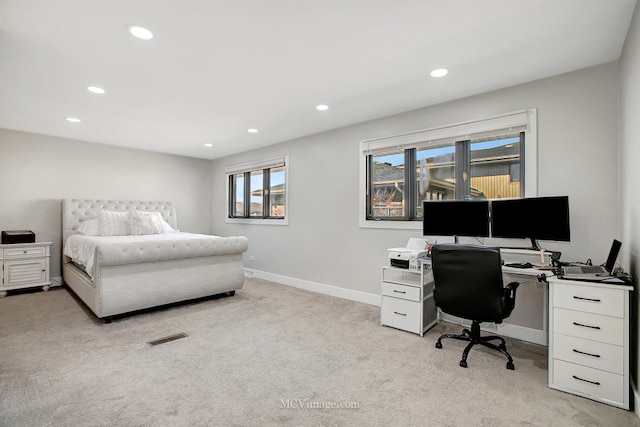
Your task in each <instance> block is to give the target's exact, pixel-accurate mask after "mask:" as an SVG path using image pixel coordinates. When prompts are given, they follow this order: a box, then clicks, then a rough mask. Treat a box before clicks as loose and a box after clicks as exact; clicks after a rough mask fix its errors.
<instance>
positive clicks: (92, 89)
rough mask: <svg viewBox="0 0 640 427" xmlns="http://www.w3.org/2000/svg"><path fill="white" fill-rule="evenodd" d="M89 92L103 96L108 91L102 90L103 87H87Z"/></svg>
mask: <svg viewBox="0 0 640 427" xmlns="http://www.w3.org/2000/svg"><path fill="white" fill-rule="evenodd" d="M87 90H88V91H89V92H92V93H97V94H100V95H102V94H103V93H105V92H106V90H104V89H102V88H101V87H99V86H87Z"/></svg>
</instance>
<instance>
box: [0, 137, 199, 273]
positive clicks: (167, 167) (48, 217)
mask: <svg viewBox="0 0 640 427" xmlns="http://www.w3.org/2000/svg"><path fill="white" fill-rule="evenodd" d="M0 183H1V185H0V229H1V230H12V229H28V230H33V231H34V232H35V233H36V238H37V240H39V241H52V242H54V245H53V247H52V257H51V276H52V277H56V276H60V275H61V273H60V263H61V258H60V250H61V239H62V237H61V226H62V222H61V221H62V220H61V199H64V198H90V199H118V200H155V201H170V202H173V203H175V205H176V211H177V217H178V226H179V227H180V229H182V230H183V231H192V232H202V233H208V232H209V221H210V212H209V208H210V197H211V193H210V192H211V166H210V162H209V161H208V160H199V159H193V158H188V157H180V156H173V155H166V154H159V153H152V152H148V151H140V150H131V149H126V148H120V147H114V146H108V145H101V144H92V143H88V142H81V141H74V140H68V139H61V138H55V137H50V136H42V135H36V134H30V133H24V132H15V131H10V130H4V129H0Z"/></svg>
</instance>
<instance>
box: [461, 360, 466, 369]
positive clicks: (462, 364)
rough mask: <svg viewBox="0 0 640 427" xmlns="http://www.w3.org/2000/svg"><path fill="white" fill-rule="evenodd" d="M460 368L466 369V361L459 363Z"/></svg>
mask: <svg viewBox="0 0 640 427" xmlns="http://www.w3.org/2000/svg"><path fill="white" fill-rule="evenodd" d="M460 366H462V367H463V368H466V367H467V361H466V360H461V361H460Z"/></svg>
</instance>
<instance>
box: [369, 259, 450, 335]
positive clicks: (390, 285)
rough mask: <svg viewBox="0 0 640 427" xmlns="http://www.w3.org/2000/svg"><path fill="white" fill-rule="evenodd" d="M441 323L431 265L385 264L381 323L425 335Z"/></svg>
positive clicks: (423, 263)
mask: <svg viewBox="0 0 640 427" xmlns="http://www.w3.org/2000/svg"><path fill="white" fill-rule="evenodd" d="M436 323H438V311H437V309H436V306H435V302H434V300H433V274H432V272H431V268H430V264H428V263H426V262H422V263H421V268H420V269H419V270H409V269H403V268H398V267H392V266H389V265H386V266H384V267H382V304H381V306H380V324H381V325H383V326H390V327H392V328H396V329H402V330H404V331H408V332H413V333H415V334H419V335H420V336H423V335H424V333H425V331H427V330H428V329H429V328H431V327H433V326H434V325H435V324H436Z"/></svg>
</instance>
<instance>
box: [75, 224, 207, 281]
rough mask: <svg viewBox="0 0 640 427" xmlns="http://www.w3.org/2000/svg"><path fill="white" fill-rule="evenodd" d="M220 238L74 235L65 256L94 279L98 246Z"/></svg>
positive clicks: (200, 235)
mask: <svg viewBox="0 0 640 427" xmlns="http://www.w3.org/2000/svg"><path fill="white" fill-rule="evenodd" d="M218 238H219V237H218V236H210V235H208V234H193V233H182V232H175V233H164V234H145V235H136V236H86V235H84V234H73V235H71V236H69V237H68V238H67V241H66V243H65V245H64V255H66V256H68V257H69V258H71V259H72V260H73V262H74V263H76V264H79V265H81V266H82V267H83V268H84V270H85V271H86V273H87V274H88V275H89V277H91V278H92V279H93V267H94V256H95V253H96V246H97V245H99V244H107V245H113V244H120V243H140V242H166V241H176V240H194V239H218Z"/></svg>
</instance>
